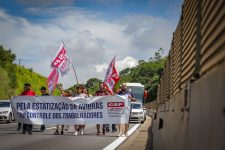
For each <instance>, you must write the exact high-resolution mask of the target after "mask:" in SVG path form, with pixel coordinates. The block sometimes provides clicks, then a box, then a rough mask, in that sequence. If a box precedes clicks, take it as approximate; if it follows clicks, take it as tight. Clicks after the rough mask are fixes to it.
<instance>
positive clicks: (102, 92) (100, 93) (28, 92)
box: [17, 82, 135, 136]
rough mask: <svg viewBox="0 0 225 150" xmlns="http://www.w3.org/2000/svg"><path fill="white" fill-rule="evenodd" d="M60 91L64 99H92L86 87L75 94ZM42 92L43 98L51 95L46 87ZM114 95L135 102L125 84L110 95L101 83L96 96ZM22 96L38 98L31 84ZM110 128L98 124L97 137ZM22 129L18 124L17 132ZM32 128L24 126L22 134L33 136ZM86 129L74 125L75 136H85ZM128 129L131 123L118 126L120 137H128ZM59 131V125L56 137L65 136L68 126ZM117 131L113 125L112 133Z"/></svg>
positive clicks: (31, 126) (78, 87)
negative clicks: (123, 96)
mask: <svg viewBox="0 0 225 150" xmlns="http://www.w3.org/2000/svg"><path fill="white" fill-rule="evenodd" d="M59 89H60V90H61V96H64V97H71V96H73V97H84V98H87V97H92V95H90V94H89V92H88V89H87V88H86V87H84V86H83V85H78V86H77V87H76V91H75V93H73V92H72V91H69V92H65V91H64V90H63V89H62V87H59ZM40 91H41V96H49V94H48V93H47V89H46V87H44V86H43V87H41V88H40ZM114 94H118V95H126V96H127V97H128V99H129V100H130V101H135V98H134V97H133V95H132V94H131V92H130V91H129V90H128V89H127V85H126V84H125V83H123V84H122V85H121V87H120V89H119V90H118V91H117V92H115V93H113V94H110V93H109V92H107V91H106V90H105V87H104V83H103V82H100V83H99V90H98V91H96V93H95V95H94V96H105V95H114ZM20 95H21V96H37V95H36V93H35V92H34V91H33V90H32V89H31V84H29V83H26V84H24V91H23V92H22V93H21V94H20ZM109 126H110V125H109V124H103V125H102V128H101V125H100V124H96V129H97V131H96V135H101V134H102V135H105V134H106V132H109V131H110V129H109ZM21 127H22V124H21V123H18V129H17V130H21ZM32 128H33V125H32V124H23V127H22V133H23V134H26V133H27V134H32ZM84 129H85V125H84V124H80V125H74V136H78V135H79V134H80V135H83V134H85V132H84ZM123 129H124V130H123ZM128 129H129V123H128V124H118V130H119V134H118V136H128V135H127V131H128ZM44 130H45V125H41V128H40V131H41V132H44ZM59 130H60V125H57V126H56V130H55V132H54V134H55V135H59V134H61V135H63V134H64V130H68V126H65V125H61V131H60V132H59ZM101 130H102V132H101ZM116 131H117V128H116V124H112V132H116Z"/></svg>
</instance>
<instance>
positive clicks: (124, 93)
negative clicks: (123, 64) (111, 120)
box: [117, 83, 136, 136]
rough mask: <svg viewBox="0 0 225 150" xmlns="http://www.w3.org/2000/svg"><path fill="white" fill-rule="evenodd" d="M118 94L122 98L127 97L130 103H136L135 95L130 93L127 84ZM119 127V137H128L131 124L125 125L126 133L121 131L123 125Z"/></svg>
mask: <svg viewBox="0 0 225 150" xmlns="http://www.w3.org/2000/svg"><path fill="white" fill-rule="evenodd" d="M117 94H118V95H121V96H127V98H128V99H129V100H130V101H136V100H135V98H134V97H133V95H132V94H131V92H130V91H128V89H127V84H126V83H123V84H122V87H121V90H120V91H119V92H118V93H117ZM118 126H119V132H120V133H119V135H118V136H128V135H127V131H128V129H129V122H128V123H126V124H125V131H124V132H122V131H121V128H122V126H123V125H122V124H119V125H118Z"/></svg>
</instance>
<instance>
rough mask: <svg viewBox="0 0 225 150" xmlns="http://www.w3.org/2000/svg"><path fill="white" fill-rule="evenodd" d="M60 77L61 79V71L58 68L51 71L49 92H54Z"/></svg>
mask: <svg viewBox="0 0 225 150" xmlns="http://www.w3.org/2000/svg"><path fill="white" fill-rule="evenodd" d="M58 79H59V72H58V70H57V69H56V68H54V69H53V70H52V72H51V74H50V75H49V76H48V80H47V82H48V90H49V93H50V94H52V92H53V91H54V89H55V88H56V85H57V83H58Z"/></svg>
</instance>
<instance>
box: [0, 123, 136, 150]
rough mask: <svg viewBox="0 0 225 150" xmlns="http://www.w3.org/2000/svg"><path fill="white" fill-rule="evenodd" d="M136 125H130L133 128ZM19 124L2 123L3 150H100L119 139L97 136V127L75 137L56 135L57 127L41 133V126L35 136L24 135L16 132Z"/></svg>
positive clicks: (115, 136) (87, 128)
mask: <svg viewBox="0 0 225 150" xmlns="http://www.w3.org/2000/svg"><path fill="white" fill-rule="evenodd" d="M134 125H135V124H130V128H132V127H133V126H134ZM16 129H17V123H10V124H7V123H2V122H1V123H0V149H1V150H31V149H32V150H74V149H76V150H80V149H82V150H99V149H103V148H105V147H106V146H108V145H109V144H111V143H112V142H113V141H115V140H116V139H118V137H117V135H118V132H116V133H111V132H109V133H106V135H100V136H97V135H96V127H95V125H87V126H86V128H85V133H86V134H85V135H78V136H74V135H73V132H65V133H64V135H54V131H55V127H46V130H45V131H44V132H40V126H39V125H35V126H34V127H33V134H32V135H28V134H22V132H21V131H20V132H19V131H16Z"/></svg>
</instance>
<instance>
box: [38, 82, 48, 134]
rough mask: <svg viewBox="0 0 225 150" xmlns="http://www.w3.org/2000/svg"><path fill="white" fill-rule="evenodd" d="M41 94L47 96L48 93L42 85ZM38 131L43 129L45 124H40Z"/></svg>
mask: <svg viewBox="0 0 225 150" xmlns="http://www.w3.org/2000/svg"><path fill="white" fill-rule="evenodd" d="M41 96H49V94H48V93H47V91H46V87H44V86H42V87H41ZM40 131H41V132H44V131H45V125H41V129H40Z"/></svg>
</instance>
